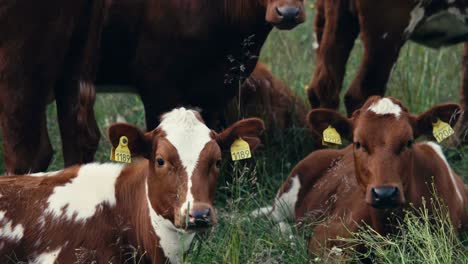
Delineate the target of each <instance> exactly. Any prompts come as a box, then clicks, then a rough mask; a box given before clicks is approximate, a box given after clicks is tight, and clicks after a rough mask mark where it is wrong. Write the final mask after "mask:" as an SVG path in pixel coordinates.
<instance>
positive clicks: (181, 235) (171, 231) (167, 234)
mask: <svg viewBox="0 0 468 264" xmlns="http://www.w3.org/2000/svg"><path fill="white" fill-rule="evenodd" d="M146 197H147V201H148V209H149V216H150V219H151V224H152V226H153V229H154V232H155V233H156V235H157V236H158V237H159V246H160V247H161V248H162V250H163V252H164V255H165V256H166V257H167V258H168V259H169V260H170V261H171V263H181V262H182V256H183V254H184V252H185V251H187V250H188V249H189V247H190V244H191V243H192V240H193V238H194V236H195V233H189V232H186V231H185V230H182V229H178V228H176V227H175V226H174V224H172V222H171V221H169V220H167V219H166V218H164V217H162V216H161V215H159V214H158V213H156V211H155V210H154V209H153V207H152V206H151V202H150V200H149V197H148V184H147V185H146Z"/></svg>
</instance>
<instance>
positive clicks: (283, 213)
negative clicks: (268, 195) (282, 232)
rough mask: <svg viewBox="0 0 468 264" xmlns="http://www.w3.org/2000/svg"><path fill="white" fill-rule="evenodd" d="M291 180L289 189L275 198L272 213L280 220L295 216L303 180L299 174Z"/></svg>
mask: <svg viewBox="0 0 468 264" xmlns="http://www.w3.org/2000/svg"><path fill="white" fill-rule="evenodd" d="M291 181H292V182H291V186H290V187H289V190H288V191H287V192H284V193H282V194H281V195H280V196H278V197H276V199H275V209H274V211H273V212H272V215H273V217H274V219H275V220H276V221H278V222H281V221H284V220H286V219H288V218H292V217H294V208H295V207H296V202H297V198H298V195H299V190H300V189H301V182H300V181H299V176H298V175H296V176H294V177H292V178H291Z"/></svg>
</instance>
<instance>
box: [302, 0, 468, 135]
mask: <svg viewBox="0 0 468 264" xmlns="http://www.w3.org/2000/svg"><path fill="white" fill-rule="evenodd" d="M316 6H317V13H316V16H315V21H314V27H315V33H316V39H317V43H316V44H315V47H317V62H316V67H315V72H314V77H313V80H312V82H311V84H310V85H309V87H310V88H309V89H308V96H309V100H310V103H311V105H312V107H313V108H317V107H325V108H332V109H337V108H338V106H339V95H340V90H341V87H342V84H343V78H344V75H345V72H346V63H347V61H348V58H349V55H350V52H351V50H352V48H353V46H354V43H355V40H356V38H357V37H358V36H360V38H361V40H362V46H363V49H364V53H363V56H362V60H361V65H360V67H359V70H358V73H357V75H356V77H355V78H354V80H353V82H352V83H351V85H350V87H349V90H348V91H347V92H346V95H345V104H346V110H347V111H348V114H349V115H351V114H352V113H353V111H354V110H356V109H358V108H360V107H361V105H362V104H363V103H364V102H365V101H366V99H367V98H368V97H370V96H371V95H380V96H383V95H384V94H385V91H386V85H387V81H388V79H389V77H390V72H391V70H392V68H393V67H394V65H395V63H396V61H397V59H398V55H399V53H400V49H401V47H402V46H403V45H404V44H405V43H406V41H407V40H412V41H415V42H417V43H420V44H423V45H426V46H429V47H434V48H439V47H442V46H448V45H453V44H457V43H461V42H464V41H467V40H468V3H467V2H466V1H464V0H448V1H431V0H429V1H425V0H397V1H395V0H380V1H374V0H333V1H329V0H317V1H316ZM463 68H464V69H463V82H462V92H461V96H462V103H463V105H464V109H465V110H466V109H467V107H468V44H466V43H465V52H464V56H463ZM461 123H462V127H461V130H465V129H468V114H466V115H464V118H463V121H462V122H461ZM467 132H468V131H467Z"/></svg>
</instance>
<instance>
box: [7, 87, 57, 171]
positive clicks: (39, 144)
mask: <svg viewBox="0 0 468 264" xmlns="http://www.w3.org/2000/svg"><path fill="white" fill-rule="evenodd" d="M3 98H8V99H7V100H13V99H12V98H18V96H13V95H12V96H5V97H3ZM43 98H44V97H42V99H43ZM21 99H22V100H20V101H15V102H2V114H1V119H0V123H1V127H2V133H3V154H4V160H5V168H6V173H7V174H10V173H13V174H26V173H29V172H38V171H45V170H46V169H47V167H48V165H49V163H50V160H51V158H52V146H51V144H50V140H49V136H48V134H47V121H46V111H45V110H46V103H45V102H41V100H40V99H41V97H40V96H38V97H35V96H30V97H29V96H28V98H21ZM2 101H3V100H2Z"/></svg>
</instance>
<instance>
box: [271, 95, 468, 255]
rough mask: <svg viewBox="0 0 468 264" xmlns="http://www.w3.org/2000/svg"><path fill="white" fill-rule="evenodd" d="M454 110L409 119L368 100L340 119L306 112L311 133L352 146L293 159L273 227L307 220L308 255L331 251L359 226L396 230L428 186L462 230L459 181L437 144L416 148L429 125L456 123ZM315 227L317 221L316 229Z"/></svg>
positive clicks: (467, 220)
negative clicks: (330, 132)
mask: <svg viewBox="0 0 468 264" xmlns="http://www.w3.org/2000/svg"><path fill="white" fill-rule="evenodd" d="M457 110H459V106H458V105H456V104H445V105H439V106H435V107H433V108H431V109H430V110H428V111H427V112H425V113H422V114H420V115H412V114H410V113H408V111H407V109H406V108H405V107H403V106H402V105H401V103H400V102H398V101H397V100H395V99H393V98H382V97H378V96H373V97H370V98H369V99H368V100H367V101H366V103H365V104H364V105H363V107H362V108H360V109H359V110H357V111H356V112H354V114H353V116H352V117H351V118H346V117H344V116H342V115H340V114H338V113H337V112H335V111H332V110H328V109H316V110H313V111H311V112H310V113H309V114H308V117H307V120H308V121H309V122H310V125H311V127H312V130H313V131H314V133H317V134H322V132H323V131H324V129H326V128H327V127H328V126H330V125H331V126H333V127H335V128H336V129H337V131H339V133H340V134H341V136H343V137H345V138H346V139H348V140H349V141H351V142H353V143H352V144H351V145H350V146H347V147H346V148H344V149H340V150H333V149H327V150H318V151H315V152H313V153H311V154H310V155H309V156H307V157H306V158H304V159H303V160H302V161H300V162H299V163H298V164H297V165H296V166H295V167H294V169H293V170H292V171H291V173H290V175H289V177H288V179H287V180H286V181H285V183H284V184H283V186H282V187H281V188H280V190H279V192H278V195H277V197H276V199H275V202H274V206H273V209H272V210H267V211H268V212H269V213H270V215H271V216H272V217H273V218H275V219H276V220H277V221H283V220H284V218H285V217H288V216H293V217H294V219H295V220H296V221H297V222H302V221H307V222H309V221H310V222H314V223H315V225H314V227H313V231H314V235H313V237H311V239H310V243H309V250H310V252H311V253H318V252H319V251H320V249H321V248H322V247H324V246H326V247H332V246H333V245H335V244H336V243H338V242H337V241H336V240H335V241H333V240H331V239H335V238H336V237H338V236H340V237H346V236H349V235H350V232H353V231H356V230H357V229H358V227H359V225H360V224H361V223H366V224H368V225H370V226H371V227H372V228H373V229H375V230H376V231H377V232H379V233H380V234H388V233H392V232H395V230H394V229H393V227H394V226H395V224H396V222H395V221H394V220H395V219H394V216H398V215H401V213H402V211H403V209H409V208H411V206H410V205H413V206H415V207H416V208H418V207H420V206H421V205H422V202H423V198H425V199H426V201H429V198H431V197H432V196H431V195H433V191H432V186H431V183H433V184H434V187H435V191H436V193H437V195H438V196H440V198H441V199H442V201H443V202H444V203H445V204H446V205H447V206H448V211H449V215H450V220H451V222H452V224H453V227H454V228H455V229H456V230H457V231H461V230H466V229H467V228H468V212H467V211H466V209H465V208H466V206H468V194H467V192H466V191H465V188H464V184H463V181H462V179H461V178H460V177H459V176H458V175H457V174H456V173H455V172H454V171H453V170H452V169H451V168H450V166H449V165H448V163H447V160H446V158H445V156H444V155H443V153H442V150H441V148H440V147H439V145H437V144H435V143H433V142H420V143H415V141H414V140H415V139H416V138H417V137H419V136H422V135H426V136H429V137H432V135H431V131H432V123H433V122H435V121H436V120H437V118H439V119H441V120H442V121H444V122H449V123H455V122H456V121H457V118H458V117H457V116H454V113H455V112H456V111H457ZM319 221H322V222H323V223H322V224H320V225H317V224H316V223H318V222H319Z"/></svg>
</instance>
